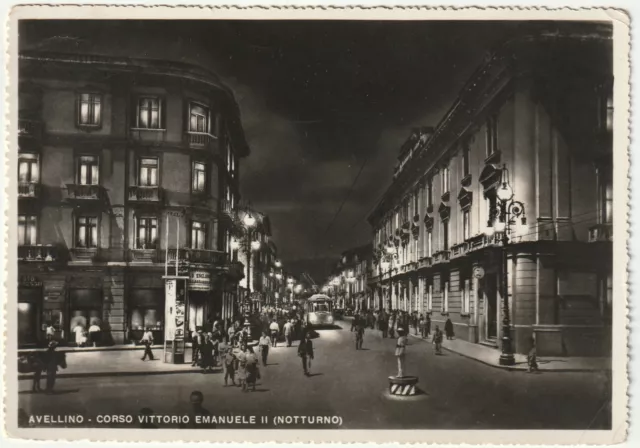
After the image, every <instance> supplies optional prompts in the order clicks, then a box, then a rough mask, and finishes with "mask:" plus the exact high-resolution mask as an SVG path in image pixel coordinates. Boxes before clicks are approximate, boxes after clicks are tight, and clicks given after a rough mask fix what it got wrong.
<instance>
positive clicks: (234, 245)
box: [229, 238, 240, 250]
mask: <svg viewBox="0 0 640 448" xmlns="http://www.w3.org/2000/svg"><path fill="white" fill-rule="evenodd" d="M229 245H230V246H231V249H232V250H238V249H239V248H240V243H239V242H238V240H237V239H235V238H233V239H232V240H231V243H229Z"/></svg>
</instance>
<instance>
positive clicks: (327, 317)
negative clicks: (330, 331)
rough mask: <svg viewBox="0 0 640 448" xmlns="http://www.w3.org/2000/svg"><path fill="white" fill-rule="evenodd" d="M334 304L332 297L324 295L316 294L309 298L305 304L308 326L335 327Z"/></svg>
mask: <svg viewBox="0 0 640 448" xmlns="http://www.w3.org/2000/svg"><path fill="white" fill-rule="evenodd" d="M333 302H334V300H333V299H332V298H331V297H329V296H326V295H324V294H314V295H312V296H311V297H309V298H308V299H307V300H306V302H305V314H306V321H307V325H308V326H310V327H322V326H332V325H334V317H333Z"/></svg>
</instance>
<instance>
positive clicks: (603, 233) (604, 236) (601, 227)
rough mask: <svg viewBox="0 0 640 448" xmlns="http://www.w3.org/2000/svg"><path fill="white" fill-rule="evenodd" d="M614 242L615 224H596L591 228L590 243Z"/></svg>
mask: <svg viewBox="0 0 640 448" xmlns="http://www.w3.org/2000/svg"><path fill="white" fill-rule="evenodd" d="M611 241H613V224H611V223H605V224H596V225H595V226H592V227H590V228H589V242H590V243H597V242H611Z"/></svg>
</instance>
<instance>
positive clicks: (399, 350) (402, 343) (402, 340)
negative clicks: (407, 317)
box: [395, 327, 407, 378]
mask: <svg viewBox="0 0 640 448" xmlns="http://www.w3.org/2000/svg"><path fill="white" fill-rule="evenodd" d="M406 346H407V337H406V336H405V335H404V328H402V327H398V340H397V341H396V352H395V355H396V358H397V359H398V375H397V377H398V378H402V377H403V376H404V354H405V350H406Z"/></svg>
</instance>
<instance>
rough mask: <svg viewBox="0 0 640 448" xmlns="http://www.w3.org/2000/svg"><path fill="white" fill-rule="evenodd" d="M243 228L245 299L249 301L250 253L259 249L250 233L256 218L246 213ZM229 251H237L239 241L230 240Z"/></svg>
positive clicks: (258, 242) (257, 243)
mask: <svg viewBox="0 0 640 448" xmlns="http://www.w3.org/2000/svg"><path fill="white" fill-rule="evenodd" d="M242 223H243V224H244V228H245V230H246V232H247V235H246V254H247V297H248V298H249V299H251V297H250V296H251V251H252V250H258V249H260V241H253V239H252V231H253V228H254V227H255V225H256V218H255V217H254V216H253V215H252V214H251V213H250V212H247V213H246V214H245V215H244V218H243V219H242ZM230 246H231V249H233V250H238V249H239V248H240V241H238V240H237V239H235V238H234V239H232V240H231V243H230Z"/></svg>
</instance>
